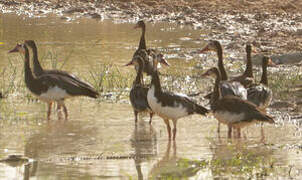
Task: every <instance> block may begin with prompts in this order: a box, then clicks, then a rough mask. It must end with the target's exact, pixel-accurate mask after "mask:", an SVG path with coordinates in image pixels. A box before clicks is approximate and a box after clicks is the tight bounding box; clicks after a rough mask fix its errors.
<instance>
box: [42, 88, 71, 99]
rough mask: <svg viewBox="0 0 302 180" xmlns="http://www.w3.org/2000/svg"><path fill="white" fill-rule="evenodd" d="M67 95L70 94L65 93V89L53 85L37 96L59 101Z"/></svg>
mask: <svg viewBox="0 0 302 180" xmlns="http://www.w3.org/2000/svg"><path fill="white" fill-rule="evenodd" d="M69 97H71V96H69V95H68V94H67V92H66V90H64V89H61V88H59V87H57V86H54V87H52V88H50V89H48V91H47V92H45V93H42V94H41V95H40V97H39V98H40V99H41V100H43V101H59V100H62V99H66V98H69Z"/></svg>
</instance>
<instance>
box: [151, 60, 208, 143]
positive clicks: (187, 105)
mask: <svg viewBox="0 0 302 180" xmlns="http://www.w3.org/2000/svg"><path fill="white" fill-rule="evenodd" d="M153 61H154V62H153V63H154V71H153V73H152V80H151V87H150V89H149V91H148V96H147V100H148V104H149V106H150V107H151V109H152V111H153V112H155V113H156V114H158V115H159V116H160V117H162V118H163V119H164V121H165V124H166V126H167V131H168V135H169V140H170V139H171V127H170V123H169V120H170V119H171V120H172V122H173V125H174V128H173V140H175V138H176V124H177V120H178V119H179V118H182V117H184V116H188V115H190V114H194V113H196V114H201V115H205V114H206V113H208V110H207V109H206V108H204V107H202V106H200V105H198V104H196V103H195V102H193V101H192V100H190V99H189V98H188V97H187V96H184V95H178V94H173V93H168V92H163V91H162V89H161V84H160V80H159V76H158V71H157V69H156V67H157V62H158V59H157V58H156V59H154V60H153Z"/></svg>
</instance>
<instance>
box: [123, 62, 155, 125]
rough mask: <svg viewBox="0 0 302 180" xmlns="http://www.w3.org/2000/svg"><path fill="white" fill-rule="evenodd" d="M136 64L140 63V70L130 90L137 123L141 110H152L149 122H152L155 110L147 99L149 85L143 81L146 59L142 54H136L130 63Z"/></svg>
mask: <svg viewBox="0 0 302 180" xmlns="http://www.w3.org/2000/svg"><path fill="white" fill-rule="evenodd" d="M133 64H134V65H136V64H138V72H137V75H136V78H135V80H134V82H133V86H132V89H131V91H130V102H131V105H132V108H133V111H134V116H135V124H136V123H137V115H138V113H139V112H144V111H149V112H150V120H149V123H150V124H151V122H152V117H153V112H152V110H151V108H150V107H149V104H148V101H147V93H148V89H149V88H148V87H145V86H144V85H143V83H142V81H143V79H142V78H143V75H142V73H143V67H144V61H143V59H142V58H141V57H140V56H136V58H133V59H132V61H131V62H130V63H128V64H126V65H127V66H128V65H133Z"/></svg>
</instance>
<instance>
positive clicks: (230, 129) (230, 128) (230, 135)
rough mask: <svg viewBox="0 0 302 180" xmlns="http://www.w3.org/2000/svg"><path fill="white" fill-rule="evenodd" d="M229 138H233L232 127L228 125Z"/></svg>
mask: <svg viewBox="0 0 302 180" xmlns="http://www.w3.org/2000/svg"><path fill="white" fill-rule="evenodd" d="M228 138H232V126H231V125H228Z"/></svg>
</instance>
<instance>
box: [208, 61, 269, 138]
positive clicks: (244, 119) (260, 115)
mask: <svg viewBox="0 0 302 180" xmlns="http://www.w3.org/2000/svg"><path fill="white" fill-rule="evenodd" d="M211 75H214V76H216V81H215V86H214V94H213V96H212V98H213V99H212V101H211V110H212V112H213V114H214V117H215V118H216V119H217V120H218V121H219V122H221V123H223V124H226V125H227V126H228V138H231V137H232V128H235V129H237V137H238V138H240V136H241V135H240V134H241V132H240V130H241V128H243V127H245V126H248V125H252V124H254V123H256V122H268V123H274V119H273V118H272V117H270V116H269V115H267V114H266V113H265V112H263V111H261V110H260V109H259V108H258V107H257V106H256V105H255V104H253V103H251V102H249V101H247V100H243V99H241V98H239V97H236V96H233V95H228V96H222V94H221V89H220V88H219V83H220V81H221V75H220V72H219V70H218V69H217V68H216V67H214V68H211V69H209V70H207V71H206V72H205V73H204V74H203V76H204V77H205V76H211Z"/></svg>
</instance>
